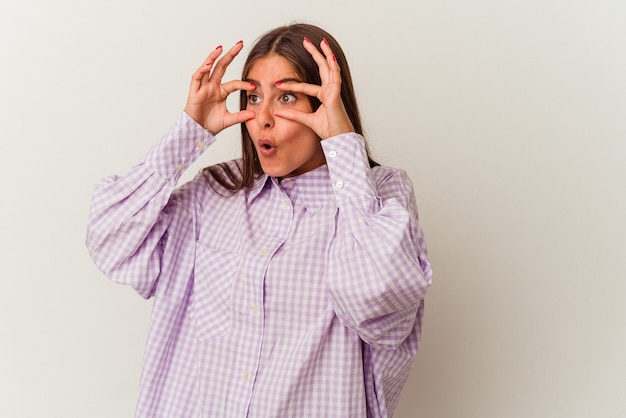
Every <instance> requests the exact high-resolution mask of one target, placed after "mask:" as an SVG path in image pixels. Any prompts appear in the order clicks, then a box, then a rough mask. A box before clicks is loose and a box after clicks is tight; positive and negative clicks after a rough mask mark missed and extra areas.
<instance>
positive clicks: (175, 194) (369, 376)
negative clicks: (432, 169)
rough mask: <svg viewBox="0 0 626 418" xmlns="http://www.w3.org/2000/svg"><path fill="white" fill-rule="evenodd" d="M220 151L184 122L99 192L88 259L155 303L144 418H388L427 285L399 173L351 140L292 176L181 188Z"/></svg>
mask: <svg viewBox="0 0 626 418" xmlns="http://www.w3.org/2000/svg"><path fill="white" fill-rule="evenodd" d="M214 141H215V138H214V137H213V136H212V135H211V134H210V133H209V132H207V131H206V130H204V129H202V127H200V126H199V125H197V124H196V123H195V122H194V121H193V120H192V119H191V118H189V117H188V116H187V115H186V114H184V113H183V114H182V115H181V116H180V118H179V119H178V121H177V123H176V125H175V126H174V127H173V128H172V129H171V130H170V132H169V133H168V134H167V135H166V136H165V137H164V138H163V139H162V140H161V141H160V142H159V143H157V144H156V145H155V146H154V147H153V148H152V149H151V150H150V152H149V153H148V154H147V155H146V156H145V158H143V159H142V160H141V161H140V162H139V163H138V164H137V165H136V166H134V167H133V168H132V169H131V170H130V171H129V172H128V173H127V174H125V175H123V176H112V177H109V178H106V179H103V180H102V181H100V182H99V183H98V184H97V186H96V189H95V191H94V195H93V201H92V207H91V212H90V218H89V227H88V233H87V246H88V248H89V251H90V254H91V256H92V258H93V260H94V262H95V263H96V264H97V265H98V267H99V268H100V269H101V270H102V271H103V272H104V273H105V274H106V275H107V276H108V277H109V278H111V279H112V280H114V281H115V282H118V283H123V284H127V285H130V286H132V287H133V288H134V289H135V290H136V291H137V292H138V293H139V294H140V295H141V296H143V297H144V298H154V305H153V314H152V318H151V324H150V332H149V336H148V342H147V347H146V353H145V359H144V369H143V375H142V380H141V388H140V393H139V401H138V405H137V411H136V416H137V417H150V418H156V417H163V418H165V417H167V418H171V417H194V418H195V417H203V418H204V417H220V418H224V417H299V418H301V417H325V418H329V417H341V418H346V417H355V418H356V417H359V418H362V417H388V416H391V415H392V414H393V411H394V409H395V407H396V405H397V402H398V398H399V394H400V391H401V389H402V387H403V386H404V383H405V382H406V379H407V377H408V375H409V372H410V368H411V364H412V361H413V358H414V357H415V354H416V352H417V349H418V344H419V338H420V333H421V326H422V316H423V299H424V295H425V292H426V289H427V288H428V286H429V285H430V283H431V269H430V264H429V262H428V259H427V251H426V246H425V243H424V237H423V233H422V230H421V229H420V226H419V224H418V220H417V210H416V207H415V199H414V196H413V187H412V184H411V182H410V180H409V178H408V177H407V175H406V173H404V172H403V171H401V170H395V169H391V168H387V167H375V168H373V169H371V168H370V167H369V165H368V162H367V157H366V153H365V147H364V142H363V139H362V138H361V137H360V136H359V135H357V134H354V133H352V134H344V135H339V136H336V137H333V138H329V139H327V140H324V141H322V146H323V150H324V153H325V155H326V160H327V164H326V165H324V166H321V167H319V168H317V169H315V170H312V171H309V172H307V173H305V174H302V175H300V176H297V177H292V178H287V179H284V180H282V181H278V180H277V179H276V178H270V177H267V176H263V177H261V178H259V179H258V180H257V181H256V183H255V184H254V186H253V187H252V188H250V189H247V190H243V191H241V192H239V193H237V194H235V195H234V196H231V197H225V196H223V195H222V194H223V193H222V194H220V193H218V192H216V191H215V190H214V189H217V190H218V191H219V188H220V186H219V185H217V183H215V181H214V180H213V179H212V178H211V177H210V176H208V175H206V174H204V173H199V174H198V175H197V176H196V177H195V178H194V179H193V180H192V181H190V182H188V183H187V184H185V185H183V186H181V187H179V188H176V183H177V181H178V180H179V178H180V175H181V174H182V172H183V171H184V170H185V169H186V167H188V166H189V165H190V164H191V163H192V162H193V161H195V159H197V158H198V157H199V156H200V154H201V153H202V152H204V151H205V150H206V149H207V148H208V147H209V146H210V145H211V144H212V143H213V142H214ZM229 164H231V166H232V167H233V168H235V167H236V164H237V161H232V162H230V163H229ZM235 169H236V168H235ZM111 309H114V308H113V307H112V308H111Z"/></svg>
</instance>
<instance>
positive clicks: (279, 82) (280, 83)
mask: <svg viewBox="0 0 626 418" xmlns="http://www.w3.org/2000/svg"><path fill="white" fill-rule="evenodd" d="M282 84H283V82H282V81H277V82H275V83H274V85H275V86H276V87H278V86H280V85H282Z"/></svg>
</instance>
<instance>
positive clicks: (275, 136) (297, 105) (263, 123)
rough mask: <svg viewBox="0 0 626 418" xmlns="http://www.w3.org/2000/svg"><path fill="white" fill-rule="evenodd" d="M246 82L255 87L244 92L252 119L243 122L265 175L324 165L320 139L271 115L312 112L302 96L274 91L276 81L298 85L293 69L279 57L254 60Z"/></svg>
mask: <svg viewBox="0 0 626 418" xmlns="http://www.w3.org/2000/svg"><path fill="white" fill-rule="evenodd" d="M246 81H250V82H252V83H254V84H255V85H256V88H255V89H254V90H252V91H248V92H247V106H246V108H247V109H248V110H252V111H254V112H255V113H256V118H254V119H252V120H249V121H247V122H246V128H247V129H248V133H249V134H250V137H251V138H252V142H253V144H254V147H255V148H256V152H257V154H258V156H259V162H260V163H261V167H262V168H263V172H265V174H267V175H269V176H272V177H279V178H283V177H291V176H297V175H299V174H302V173H306V172H307V171H310V170H313V169H314V168H317V167H319V166H321V165H323V164H324V163H325V162H326V159H325V157H324V152H323V151H322V146H321V144H320V138H319V137H318V136H317V135H316V134H315V132H313V130H311V129H310V128H308V127H306V126H304V125H302V124H300V123H297V122H293V121H291V120H287V119H283V118H280V117H277V116H275V115H274V111H275V110H278V109H281V108H282V109H285V108H291V109H294V110H298V111H300V112H307V113H310V112H312V109H311V104H310V103H309V99H308V97H307V96H306V95H304V94H301V93H289V92H285V91H282V90H279V89H278V88H276V86H275V83H276V82H289V81H297V82H302V80H301V79H300V77H298V75H297V74H296V71H295V70H294V68H293V66H292V65H291V64H290V63H289V61H287V60H286V59H285V58H283V57H281V56H280V55H276V54H272V55H268V56H266V57H263V58H260V59H258V60H257V61H256V62H255V63H254V64H253V65H252V67H251V68H250V71H249V72H248V77H247V78H246Z"/></svg>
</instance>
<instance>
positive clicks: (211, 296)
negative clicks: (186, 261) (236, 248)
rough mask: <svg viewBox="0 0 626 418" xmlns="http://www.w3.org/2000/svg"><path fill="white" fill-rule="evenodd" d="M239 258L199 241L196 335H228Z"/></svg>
mask: <svg viewBox="0 0 626 418" xmlns="http://www.w3.org/2000/svg"><path fill="white" fill-rule="evenodd" d="M238 261H239V255H238V254H236V253H231V252H226V251H222V250H211V249H208V248H206V247H204V246H203V245H202V244H200V243H196V260H195V266H194V289H193V307H194V322H195V328H196V335H197V337H198V339H199V340H201V341H211V340H214V339H216V338H218V337H221V336H223V335H224V334H226V331H227V330H228V325H229V320H230V318H229V317H230V314H229V312H230V296H231V289H232V283H233V277H234V275H235V269H236V268H237V264H238Z"/></svg>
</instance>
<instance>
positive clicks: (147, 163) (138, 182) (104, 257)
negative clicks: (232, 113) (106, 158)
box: [86, 113, 215, 298]
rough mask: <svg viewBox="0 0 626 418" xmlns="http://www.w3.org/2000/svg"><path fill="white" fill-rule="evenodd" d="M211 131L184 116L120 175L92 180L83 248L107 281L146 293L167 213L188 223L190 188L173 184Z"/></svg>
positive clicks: (156, 265) (152, 278) (207, 141)
mask: <svg viewBox="0 0 626 418" xmlns="http://www.w3.org/2000/svg"><path fill="white" fill-rule="evenodd" d="M214 141H215V139H214V137H213V135H211V134H210V133H209V132H207V131H206V130H205V129H203V128H202V127H201V126H199V125H198V124H197V123H196V122H194V120H193V119H191V118H190V117H189V116H188V115H187V114H185V113H183V114H181V116H180V118H179V119H178V121H177V123H176V125H175V126H174V127H173V128H172V129H171V130H170V132H169V133H168V134H167V135H166V136H165V137H164V138H163V139H162V140H161V141H160V142H159V143H158V144H156V145H155V146H154V147H153V148H152V149H151V150H150V152H149V153H148V154H147V155H146V156H145V157H144V158H143V159H142V160H141V161H140V162H139V163H138V164H136V165H135V166H134V167H133V168H132V169H131V170H130V171H129V172H128V173H127V174H125V175H123V176H112V177H108V178H105V179H103V180H101V181H100V182H98V184H97V185H96V187H95V190H94V193H93V197H92V204H91V208H90V214H89V221H88V229H87V240H86V244H87V248H88V250H89V253H90V255H91V257H92V259H93V260H94V262H95V264H96V265H97V266H98V267H99V268H100V269H101V270H102V271H103V272H104V273H105V274H106V275H107V276H108V277H110V278H111V279H112V280H114V281H116V282H119V283H123V284H128V285H131V286H132V287H133V288H135V290H137V292H138V293H139V294H140V295H142V296H143V297H145V298H148V297H150V296H151V295H152V290H153V287H154V283H155V281H156V279H157V277H158V275H159V272H160V260H161V248H162V246H163V242H162V240H163V238H164V237H165V236H166V232H167V230H168V228H169V227H170V223H171V220H172V218H173V217H175V218H177V222H178V223H179V224H187V225H189V224H190V222H191V214H190V213H189V212H188V208H189V201H190V199H191V190H189V189H188V188H181V189H180V190H178V191H177V192H175V193H174V194H172V192H173V191H174V187H175V186H176V183H177V181H178V179H179V178H180V176H181V175H182V173H183V171H184V169H185V168H186V167H188V166H189V165H190V164H191V163H193V162H194V161H195V160H196V159H197V158H198V157H199V156H200V154H201V153H202V152H203V151H204V149H205V148H206V147H208V146H209V145H210V144H212V143H213V142H214Z"/></svg>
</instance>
